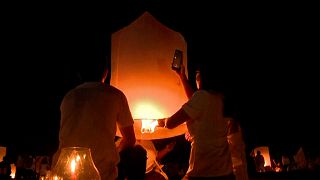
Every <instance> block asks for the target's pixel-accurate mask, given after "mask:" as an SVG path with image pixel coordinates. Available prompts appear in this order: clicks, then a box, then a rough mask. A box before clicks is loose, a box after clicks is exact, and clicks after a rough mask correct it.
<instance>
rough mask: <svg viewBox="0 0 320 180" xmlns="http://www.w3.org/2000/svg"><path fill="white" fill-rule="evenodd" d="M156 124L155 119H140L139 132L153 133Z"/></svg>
mask: <svg viewBox="0 0 320 180" xmlns="http://www.w3.org/2000/svg"><path fill="white" fill-rule="evenodd" d="M157 125H158V121H157V120H156V119H142V126H141V132H142V133H153V132H154V129H155V128H156V126H157Z"/></svg>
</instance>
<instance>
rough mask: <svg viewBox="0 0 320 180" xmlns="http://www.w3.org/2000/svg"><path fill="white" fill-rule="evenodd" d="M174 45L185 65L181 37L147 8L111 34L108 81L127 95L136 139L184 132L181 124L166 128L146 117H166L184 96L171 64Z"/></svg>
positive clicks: (185, 60) (184, 48)
mask: <svg viewBox="0 0 320 180" xmlns="http://www.w3.org/2000/svg"><path fill="white" fill-rule="evenodd" d="M176 49H179V50H181V51H182V52H183V55H182V64H183V65H184V66H185V67H188V64H187V44H186V41H185V39H184V37H183V36H182V35H181V34H180V33H179V32H176V31H174V30H171V29H170V28H168V27H166V26H165V25H163V24H161V23H160V22H159V21H157V19H155V18H154V17H153V16H152V15H151V14H150V13H148V12H145V13H143V14H142V15H141V16H140V17H139V18H137V19H136V20H135V21H133V22H132V23H131V24H130V25H128V26H127V27H124V28H123V29H120V30H119V31H117V32H115V33H113V34H112V46H111V79H110V84H111V85H112V86H114V87H116V88H118V89H120V90H121V91H122V92H123V93H124V94H125V95H126V97H127V100H128V104H129V107H130V110H131V113H132V117H133V119H134V120H135V123H134V126H135V127H134V128H135V130H137V131H135V133H136V137H137V139H158V138H167V137H173V136H177V135H181V134H183V133H184V132H186V126H185V125H181V126H178V127H177V128H176V129H175V130H168V129H166V128H160V127H156V123H153V122H152V125H150V124H148V123H150V122H148V121H147V120H146V119H149V120H151V119H153V120H155V119H162V118H168V117H170V116H171V115H173V114H174V113H175V112H176V111H178V110H179V109H180V108H181V106H182V105H183V104H184V103H186V102H187V100H188V98H187V96H186V94H185V91H184V88H183V84H182V83H181V81H180V78H179V76H178V74H177V73H176V72H175V71H174V70H172V68H171V65H172V60H173V57H174V52H175V50H176ZM185 70H186V72H185V73H186V75H188V71H187V70H188V69H187V68H186V69H185ZM117 135H119V133H118V132H117Z"/></svg>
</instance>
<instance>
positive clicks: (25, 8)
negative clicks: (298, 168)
mask: <svg viewBox="0 0 320 180" xmlns="http://www.w3.org/2000/svg"><path fill="white" fill-rule="evenodd" d="M181 3H182V4H181ZM40 7H41V8H38V6H33V5H31V4H21V5H16V4H15V5H14V6H13V5H8V6H7V9H6V11H8V12H7V13H6V16H5V18H4V22H3V27H2V29H3V30H4V31H3V33H2V39H3V40H2V43H3V46H2V51H3V52H4V53H3V58H2V61H1V63H2V65H1V69H2V70H1V80H2V86H1V89H2V91H1V92H2V93H1V96H2V97H1V99H2V106H1V107H2V108H1V109H2V110H1V112H2V115H3V116H2V118H1V126H0V127H1V138H0V145H3V146H9V147H11V148H12V149H13V151H15V152H24V151H28V152H33V153H38V154H41V153H42V154H50V153H52V151H54V150H55V148H56V147H57V144H58V128H59V116H60V114H59V105H60V101H61V100H62V97H63V95H64V93H66V92H67V90H69V89H70V88H72V87H73V86H74V85H75V84H76V73H75V67H78V66H81V64H85V62H87V61H88V60H90V61H95V60H97V59H99V58H102V57H109V56H110V42H111V39H110V38H111V33H112V32H115V31H117V30H119V29H121V28H122V27H125V26H127V25H128V24H129V23H130V22H132V21H133V20H135V19H136V18H138V17H139V16H140V15H141V14H142V13H143V12H144V11H146V10H147V11H149V12H150V13H151V14H152V15H153V16H154V17H155V18H156V19H158V20H159V21H160V22H162V23H163V24H165V25H167V26H168V27H169V28H171V29H173V30H176V31H178V32H181V34H182V35H183V36H184V37H185V39H186V41H187V43H188V63H189V67H188V68H189V70H190V72H191V77H192V75H193V74H192V70H194V69H193V68H194V65H195V64H196V63H197V62H198V61H203V62H207V63H208V64H210V63H211V64H212V63H213V64H219V65H222V66H223V68H221V70H223V71H221V75H222V76H221V77H220V78H224V79H225V80H226V81H227V82H228V84H229V87H230V92H229V94H228V108H229V110H230V111H234V112H236V114H237V117H238V118H239V120H240V122H241V125H242V127H243V131H244V135H245V141H246V143H247V146H248V147H249V148H252V147H256V146H260V145H267V146H270V147H271V150H273V151H280V152H284V151H290V153H291V152H296V151H297V150H298V147H299V146H305V147H308V148H309V149H315V148H316V147H317V146H318V145H317V143H316V142H318V139H317V137H319V135H316V134H317V132H318V131H317V130H318V128H316V127H317V125H316V124H317V122H316V121H317V120H319V116H318V113H317V112H318V107H319V105H318V104H319V103H318V102H319V98H318V91H319V88H318V87H317V86H318V74H319V70H318V65H316V64H317V62H316V61H317V60H319V55H318V54H317V53H316V46H315V45H316V44H318V41H316V36H315V35H316V33H315V32H316V30H315V29H316V23H315V22H314V21H313V19H314V18H313V17H314V11H312V10H310V11H309V10H308V9H306V8H304V7H303V6H302V7H299V6H298V5H294V4H286V5H281V4H277V5H272V4H256V5H253V6H252V5H251V6H247V5H246V4H230V5H228V6H223V7H219V6H214V5H208V4H206V3H200V2H199V3H196V4H191V3H188V4H184V3H183V1H176V2H175V3H172V2H170V1H153V3H147V1H133V2H131V3H129V4H128V3H119V4H116V5H111V4H108V5H105V6H102V5H101V6H91V5H87V4H73V5H61V4H60V5H59V4H50V5H49V4H43V5H40ZM3 48H4V49H3ZM317 50H318V49H317ZM318 144H319V143H318Z"/></svg>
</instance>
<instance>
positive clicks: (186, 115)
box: [161, 64, 235, 179]
mask: <svg viewBox="0 0 320 180" xmlns="http://www.w3.org/2000/svg"><path fill="white" fill-rule="evenodd" d="M207 66H208V65H206V64H202V65H201V66H200V67H199V71H198V72H197V77H196V80H197V85H198V89H199V90H197V91H195V92H194V91H193V90H192V89H187V88H188V87H190V85H189V84H188V79H187V77H186V75H185V71H184V67H182V68H181V71H180V72H178V74H179V77H180V80H181V81H182V83H183V85H184V88H185V91H186V94H187V96H188V97H189V100H188V101H187V102H186V103H185V104H184V105H183V106H182V107H181V108H180V109H179V110H178V111H177V112H176V113H174V114H173V115H172V116H170V117H169V118H167V119H165V120H161V121H165V123H164V124H165V126H164V127H167V128H169V129H172V128H175V127H177V126H178V125H180V124H182V123H184V122H186V124H187V128H188V133H189V134H190V136H189V141H191V152H190V158H189V168H188V171H187V173H186V176H185V177H184V179H201V178H203V179H205V178H208V179H209V178H210V179H235V176H234V174H233V169H232V161H231V152H230V149H229V144H228V141H227V122H226V121H225V120H224V117H223V107H224V103H223V101H224V100H223V98H224V94H223V93H224V91H223V86H222V84H221V79H219V77H216V76H214V77H213V76H211V72H214V71H213V70H212V69H209V68H208V67H207ZM210 78H213V79H210ZM211 80H213V81H211Z"/></svg>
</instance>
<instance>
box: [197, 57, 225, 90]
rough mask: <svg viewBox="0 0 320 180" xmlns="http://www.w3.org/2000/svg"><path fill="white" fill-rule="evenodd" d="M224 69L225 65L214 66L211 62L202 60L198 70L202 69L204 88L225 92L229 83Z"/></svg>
mask: <svg viewBox="0 0 320 180" xmlns="http://www.w3.org/2000/svg"><path fill="white" fill-rule="evenodd" d="M222 69H224V67H221V66H219V64H216V66H214V65H212V64H211V63H210V64H207V63H205V62H200V63H199V64H198V67H197V70H199V71H200V76H201V84H202V89H204V90H212V91H215V92H219V93H225V91H226V85H227V84H226V82H225V78H224V72H223V71H222Z"/></svg>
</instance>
